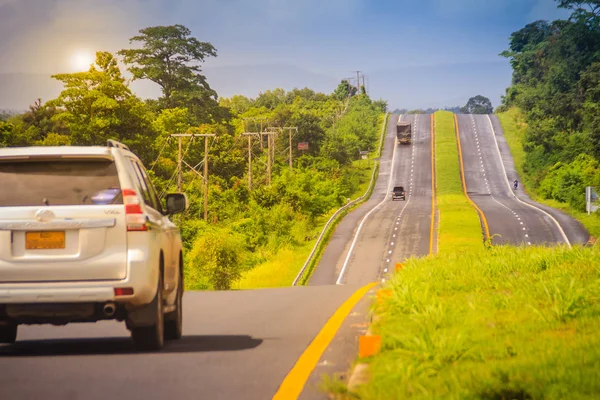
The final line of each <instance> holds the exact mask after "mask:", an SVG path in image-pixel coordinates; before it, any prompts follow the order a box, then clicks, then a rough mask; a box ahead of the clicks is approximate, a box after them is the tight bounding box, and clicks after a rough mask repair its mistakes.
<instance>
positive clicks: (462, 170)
mask: <svg viewBox="0 0 600 400" xmlns="http://www.w3.org/2000/svg"><path fill="white" fill-rule="evenodd" d="M454 128H455V129H454V131H455V133H456V143H457V145H458V158H459V160H460V180H461V181H462V187H463V192H464V194H465V196H466V198H467V200H469V202H470V203H471V205H472V206H473V207H474V208H475V210H477V213H478V214H479V219H480V220H481V222H482V223H483V227H484V229H485V232H483V234H484V235H485V238H484V239H485V240H486V241H487V240H490V227H489V225H488V222H487V218H486V217H485V214H484V213H483V211H482V210H481V208H479V206H478V205H477V204H475V202H474V201H473V200H472V199H471V197H469V194H468V193H467V179H466V178H465V165H464V162H463V155H462V146H461V144H460V129H459V127H458V117H457V115H456V114H454Z"/></svg>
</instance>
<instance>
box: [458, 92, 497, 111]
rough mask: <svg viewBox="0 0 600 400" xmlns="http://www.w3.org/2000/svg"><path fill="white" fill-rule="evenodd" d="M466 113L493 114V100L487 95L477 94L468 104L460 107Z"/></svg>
mask: <svg viewBox="0 0 600 400" xmlns="http://www.w3.org/2000/svg"><path fill="white" fill-rule="evenodd" d="M460 112H462V113H464V114H492V113H493V112H494V107H492V102H491V101H490V99H488V98H487V97H485V96H481V95H477V96H475V97H471V98H470V99H469V101H467V104H466V105H465V106H464V107H462V108H461V109H460Z"/></svg>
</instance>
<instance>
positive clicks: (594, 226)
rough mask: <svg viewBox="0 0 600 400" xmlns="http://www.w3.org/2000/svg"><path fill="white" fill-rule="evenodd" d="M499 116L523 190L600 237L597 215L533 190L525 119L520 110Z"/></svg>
mask: <svg viewBox="0 0 600 400" xmlns="http://www.w3.org/2000/svg"><path fill="white" fill-rule="evenodd" d="M497 116H498V119H499V120H500V124H501V125H502V130H503V131H504V136H505V137H506V141H507V143H508V147H509V148H510V152H511V154H512V156H513V159H514V161H515V168H516V169H517V172H518V173H519V176H520V177H521V180H523V181H524V182H523V188H524V190H525V191H526V192H527V193H528V194H529V196H530V197H531V198H532V199H534V200H535V201H537V202H540V203H542V204H546V205H548V206H550V207H554V208H557V209H559V210H562V211H563V212H565V213H567V214H569V215H570V216H572V217H573V218H575V219H577V220H578V221H580V222H581V223H582V224H583V226H584V227H585V228H586V229H587V230H588V232H589V233H590V235H592V236H594V237H596V238H598V237H600V218H599V217H598V215H597V214H591V215H587V213H585V212H581V211H578V210H576V209H574V208H573V207H571V206H570V205H569V204H567V203H561V202H558V201H556V200H548V199H544V198H542V197H541V196H539V195H538V194H537V193H535V192H534V191H532V190H531V185H530V182H529V179H528V178H527V174H525V173H524V171H523V164H524V162H525V156H526V153H525V151H524V150H523V140H524V136H525V129H526V128H527V124H526V123H525V118H524V116H523V114H522V113H521V111H520V110H519V109H518V108H511V109H509V110H508V111H506V112H503V113H498V114H497Z"/></svg>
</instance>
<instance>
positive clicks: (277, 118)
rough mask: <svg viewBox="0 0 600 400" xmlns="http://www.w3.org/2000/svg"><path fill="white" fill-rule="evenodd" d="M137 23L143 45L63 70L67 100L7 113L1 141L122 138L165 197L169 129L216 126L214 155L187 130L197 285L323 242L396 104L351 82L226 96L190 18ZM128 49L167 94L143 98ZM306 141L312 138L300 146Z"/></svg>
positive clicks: (173, 146) (187, 240)
mask: <svg viewBox="0 0 600 400" xmlns="http://www.w3.org/2000/svg"><path fill="white" fill-rule="evenodd" d="M139 33H140V34H139V35H138V36H135V37H133V38H131V40H130V43H131V44H132V45H137V46H132V48H130V49H124V50H121V51H119V52H118V53H117V54H116V55H115V54H111V53H108V52H98V53H97V54H96V61H95V64H93V65H91V66H90V69H89V70H88V71H85V72H77V73H70V74H57V75H54V76H53V78H55V79H57V80H59V81H60V82H62V83H63V85H64V90H63V91H62V92H61V93H60V95H59V96H58V98H56V99H52V100H49V101H46V102H42V101H41V100H37V101H36V102H34V103H33V104H32V105H31V107H30V109H29V110H28V111H27V112H25V113H24V114H21V115H9V114H6V113H5V114H3V115H2V118H1V119H0V147H4V146H28V145H38V146H47V145H105V144H106V141H107V139H117V140H119V141H121V142H123V143H125V144H127V145H128V146H130V148H131V149H132V151H133V152H135V153H136V154H137V155H138V156H139V157H140V158H141V159H142V161H143V162H144V164H145V165H146V167H147V168H148V170H149V173H150V175H151V176H152V178H153V181H154V183H155V185H156V187H157V189H158V192H159V193H161V194H162V195H163V196H164V195H165V194H166V193H167V192H173V191H176V190H177V189H178V186H179V174H178V168H177V167H178V154H179V151H180V150H179V143H178V140H179V139H178V138H175V137H172V136H171V135H172V134H181V133H191V134H210V135H214V136H210V137H209V138H208V139H207V140H208V152H207V153H206V154H205V143H204V139H203V138H201V137H198V138H193V137H191V138H190V137H185V138H182V139H181V141H182V143H181V154H182V159H183V162H182V165H183V168H182V180H181V188H182V190H183V191H184V192H186V193H187V194H188V197H189V198H190V202H191V207H190V210H189V211H188V212H187V214H186V215H184V216H183V217H182V218H176V222H177V223H179V224H180V226H181V228H182V235H183V238H184V245H185V248H186V250H187V256H186V279H187V281H186V285H187V286H188V287H189V288H195V289H201V288H214V289H227V288H229V287H231V284H232V283H233V282H234V281H235V280H236V279H238V278H239V277H240V276H241V274H242V273H243V272H245V271H248V270H250V269H252V268H253V267H254V266H256V265H258V264H260V263H263V262H266V261H268V260H269V259H270V258H272V257H273V256H274V255H276V254H277V253H278V252H279V251H280V250H282V249H289V248H294V247H295V246H302V245H304V244H305V243H306V242H308V241H312V240H314V238H315V237H316V235H317V234H318V226H316V223H315V222H316V221H317V219H318V218H319V217H321V216H323V215H325V214H327V213H329V212H330V211H331V210H332V209H334V208H338V207H339V206H340V205H342V204H345V202H346V201H347V198H348V197H349V196H350V195H351V194H353V193H355V192H356V189H357V187H358V186H359V184H360V183H361V182H360V174H359V173H358V172H357V171H356V168H355V167H354V166H353V164H354V161H355V160H357V159H359V158H360V151H368V150H375V148H376V145H377V140H378V138H379V122H381V117H382V115H383V113H384V112H385V110H386V107H387V104H386V102H385V101H381V100H380V101H371V99H370V98H369V97H368V96H367V95H366V93H365V91H364V88H361V90H360V91H359V90H358V89H357V88H354V87H352V86H351V85H350V84H349V83H348V82H346V81H342V82H341V83H340V85H339V86H338V87H337V88H332V90H333V92H332V93H331V94H323V93H315V92H314V91H312V90H310V89H307V88H305V89H294V90H291V91H287V92H286V91H285V90H283V89H275V90H268V91H266V92H264V93H261V94H259V95H258V96H257V97H256V98H254V99H251V98H247V97H244V96H233V97H232V98H219V97H218V95H217V93H216V92H215V91H214V90H213V89H212V88H211V87H210V85H209V83H208V81H207V80H206V78H205V77H204V76H203V75H202V69H201V65H202V63H203V62H204V61H205V59H206V58H208V57H216V55H217V51H216V49H215V48H214V47H213V46H212V45H211V44H210V43H205V42H200V41H199V40H197V39H196V38H194V37H193V36H191V32H190V31H189V30H188V29H187V28H186V27H184V26H181V25H174V26H157V27H149V28H145V29H142V30H140V32H139ZM118 56H121V60H122V61H123V63H124V64H125V65H126V67H127V69H128V71H129V72H130V73H131V75H132V79H134V80H135V79H147V80H150V81H152V82H155V83H156V84H157V85H159V86H160V88H161V90H162V96H160V97H159V98H158V99H150V100H142V99H140V98H138V97H137V96H136V95H135V94H134V93H133V92H132V91H131V89H130V87H129V83H130V81H129V80H127V79H126V78H125V77H124V75H123V73H122V71H121V70H120V68H119V64H118V61H119V58H118ZM244 133H252V134H251V135H247V134H246V135H243V134H244ZM299 143H303V144H306V145H304V146H303V148H302V149H299V146H298V144H299ZM306 146H307V148H306ZM269 149H270V151H269ZM249 153H250V154H251V156H252V164H251V165H252V169H251V172H252V174H251V175H252V182H250V181H249V179H248V178H249V173H248V165H249V162H248V161H249V158H250V157H249ZM205 155H206V158H207V160H208V170H209V174H208V178H209V179H208V193H204V191H203V186H204V185H203V182H204V176H203V173H204V165H203V163H204V159H205ZM290 155H291V158H292V165H291V166H290V162H289V161H290V160H289V158H290ZM269 160H271V161H269ZM269 167H270V168H269ZM269 170H270V171H271V174H270V177H269V174H268V172H269ZM204 196H208V208H207V210H206V217H207V218H206V220H205V219H204V216H205V210H204Z"/></svg>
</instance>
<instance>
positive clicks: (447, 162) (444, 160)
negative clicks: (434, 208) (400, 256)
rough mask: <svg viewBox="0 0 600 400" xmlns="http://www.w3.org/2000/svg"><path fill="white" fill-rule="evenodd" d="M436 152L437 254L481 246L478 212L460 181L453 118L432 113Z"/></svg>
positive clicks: (441, 113) (446, 112) (445, 112)
mask: <svg viewBox="0 0 600 400" xmlns="http://www.w3.org/2000/svg"><path fill="white" fill-rule="evenodd" d="M435 126H436V128H435V141H436V146H435V152H436V174H437V202H438V210H439V215H440V224H439V230H438V246H439V249H438V251H439V253H449V252H462V251H467V250H469V249H479V248H481V247H482V246H483V233H482V231H481V224H480V221H479V216H478V215H477V212H476V211H475V209H474V208H473V206H472V205H471V203H469V201H468V199H467V198H466V197H465V195H464V192H463V189H462V183H461V179H460V165H459V161H458V160H459V158H458V148H457V143H456V133H455V130H454V114H452V113H451V112H448V111H438V112H436V113H435Z"/></svg>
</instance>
